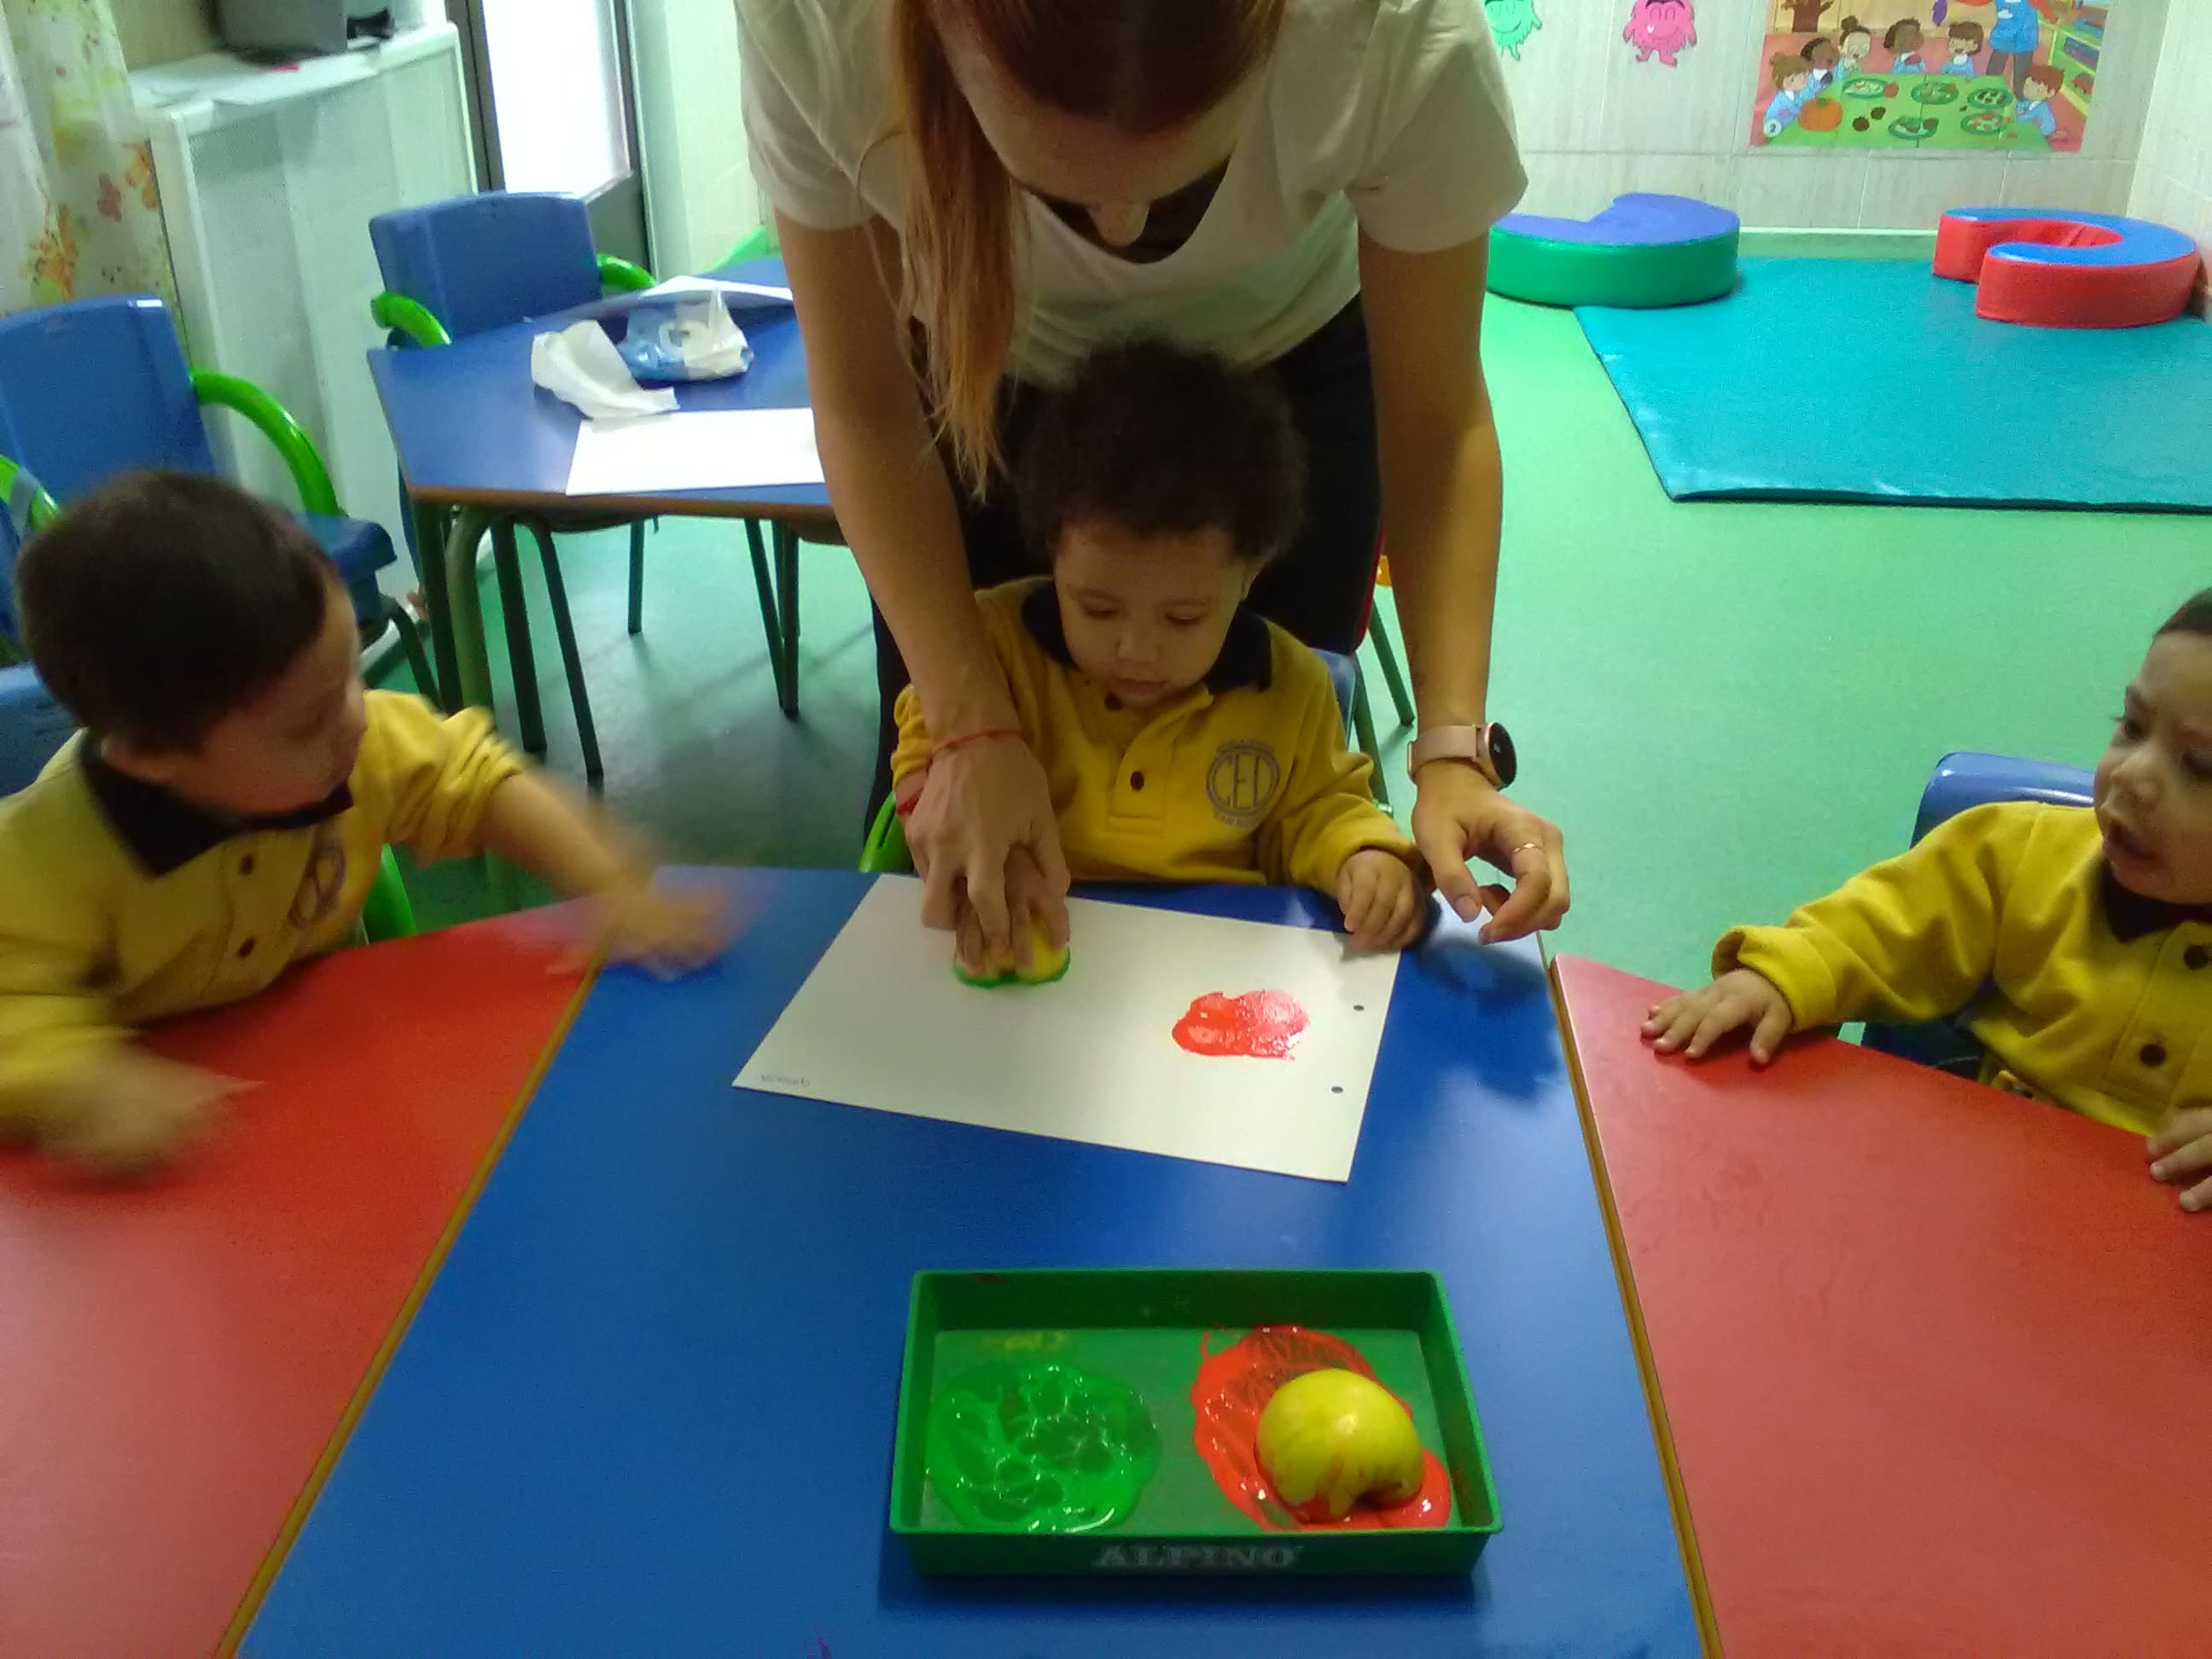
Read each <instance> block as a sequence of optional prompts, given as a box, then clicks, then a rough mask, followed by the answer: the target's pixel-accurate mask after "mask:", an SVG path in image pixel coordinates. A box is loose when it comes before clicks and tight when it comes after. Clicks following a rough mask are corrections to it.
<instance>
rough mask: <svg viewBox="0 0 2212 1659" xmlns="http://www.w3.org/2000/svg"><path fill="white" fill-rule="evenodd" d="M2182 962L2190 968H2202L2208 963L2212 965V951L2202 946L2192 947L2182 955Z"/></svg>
mask: <svg viewBox="0 0 2212 1659" xmlns="http://www.w3.org/2000/svg"><path fill="white" fill-rule="evenodd" d="M2181 960H2182V962H2183V963H2184V964H2185V965H2186V966H2188V967H2191V968H2202V967H2203V966H2204V965H2205V964H2206V963H2212V950H2209V949H2207V948H2206V947H2205V946H2203V945H2191V946H2190V947H2189V948H2188V949H2187V950H2186V951H2183V952H2182V953H2181Z"/></svg>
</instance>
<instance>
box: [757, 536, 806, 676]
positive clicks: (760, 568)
mask: <svg viewBox="0 0 2212 1659" xmlns="http://www.w3.org/2000/svg"><path fill="white" fill-rule="evenodd" d="M769 533H770V534H771V535H772V536H773V537H774V538H775V545H776V562H777V563H778V564H779V565H780V564H781V562H782V558H783V533H784V532H783V531H782V529H781V527H780V526H770V531H769ZM745 541H746V544H748V545H749V546H750V549H751V550H752V556H753V586H754V588H755V590H756V591H757V592H758V593H759V595H760V608H761V634H762V635H763V637H764V638H765V639H766V640H767V641H768V670H769V677H770V678H772V679H773V680H774V681H775V706H776V707H777V708H781V710H783V712H784V714H786V715H787V716H788V715H793V714H797V713H798V712H799V688H798V687H797V686H796V685H794V684H791V683H790V680H789V678H788V666H787V663H788V653H787V648H786V646H785V641H784V629H783V601H782V599H781V596H780V595H779V594H778V593H777V592H776V584H775V575H774V574H773V573H772V572H771V570H770V568H769V556H768V550H767V549H766V548H765V547H764V546H763V545H762V543H761V531H760V524H759V521H758V520H754V519H747V520H745Z"/></svg>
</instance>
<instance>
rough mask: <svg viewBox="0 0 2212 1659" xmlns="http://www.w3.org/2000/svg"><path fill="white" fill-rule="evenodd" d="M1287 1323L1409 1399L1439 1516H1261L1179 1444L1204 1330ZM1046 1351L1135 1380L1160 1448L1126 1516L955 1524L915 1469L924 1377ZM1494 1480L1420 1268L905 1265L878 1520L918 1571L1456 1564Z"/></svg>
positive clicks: (1493, 1497)
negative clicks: (971, 1268) (1296, 1522)
mask: <svg viewBox="0 0 2212 1659" xmlns="http://www.w3.org/2000/svg"><path fill="white" fill-rule="evenodd" d="M1261 1325H1297V1326H1303V1327H1304V1328H1308V1329H1310V1330H1315V1331H1321V1332H1325V1333H1328V1334H1331V1335H1334V1336H1337V1337H1340V1338H1342V1339H1344V1340H1347V1341H1349V1342H1351V1343H1352V1345H1353V1346H1355V1347H1357V1348H1358V1350H1359V1352H1360V1353H1361V1354H1362V1355H1363V1356H1364V1358H1366V1360H1367V1361H1368V1363H1369V1364H1370V1365H1372V1366H1373V1367H1374V1370H1375V1372H1376V1376H1378V1377H1379V1378H1380V1379H1381V1381H1382V1382H1383V1384H1384V1385H1385V1386H1386V1387H1388V1388H1389V1389H1391V1391H1392V1392H1393V1393H1395V1394H1396V1395H1398V1397H1399V1398H1400V1399H1401V1400H1402V1401H1405V1402H1406V1404H1407V1407H1410V1408H1411V1410H1412V1412H1413V1423H1414V1426H1415V1428H1416V1429H1418V1430H1419V1433H1420V1437H1421V1443H1422V1445H1423V1446H1424V1447H1425V1449H1428V1450H1429V1451H1431V1452H1434V1453H1436V1454H1437V1455H1439V1456H1440V1457H1441V1458H1442V1459H1443V1464H1444V1468H1445V1471H1446V1473H1447V1474H1449V1479H1450V1488H1451V1512H1450V1515H1449V1517H1448V1520H1447V1522H1446V1524H1445V1525H1443V1526H1442V1527H1431V1528H1403V1529H1390V1528H1370V1529H1365V1530H1336V1529H1329V1528H1291V1529H1289V1530H1283V1529H1279V1528H1271V1527H1267V1526H1263V1525H1262V1524H1261V1522H1258V1521H1255V1520H1254V1519H1252V1518H1251V1517H1250V1516H1247V1515H1246V1514H1244V1513H1243V1511H1242V1510H1238V1509H1237V1507H1236V1506H1235V1505H1234V1504H1231V1501H1230V1500H1229V1498H1227V1496H1226V1495H1225V1494H1224V1493H1223V1492H1222V1491H1221V1490H1220V1488H1219V1487H1218V1486H1217V1485H1216V1484H1215V1483H1214V1480H1213V1477H1212V1474H1211V1472H1210V1471H1209V1470H1208V1468H1207V1467H1206V1463H1205V1462H1204V1460H1203V1459H1202V1458H1201V1457H1200V1455H1199V1452H1198V1450H1197V1449H1196V1447H1195V1445H1194V1442H1193V1429H1194V1425H1195V1413H1194V1409H1193V1407H1192V1405H1191V1399H1190V1392H1191V1386H1192V1383H1193V1382H1194V1380H1195V1378H1196V1376H1197V1371H1198V1366H1199V1364H1200V1338H1201V1337H1207V1338H1208V1339H1209V1342H1210V1345H1211V1346H1212V1347H1214V1348H1218V1347H1219V1346H1222V1345H1223V1344H1225V1343H1226V1342H1229V1341H1231V1340H1235V1339H1236V1338H1237V1337H1241V1336H1243V1334H1245V1333H1246V1332H1247V1331H1249V1330H1250V1329H1251V1328H1254V1327H1255V1326H1261ZM1042 1358H1049V1359H1050V1360H1052V1361H1055V1362H1059V1363H1061V1364H1068V1365H1073V1366H1075V1367H1077V1368H1079V1369H1080V1370H1083V1371H1085V1372H1087V1373H1089V1374H1091V1375H1093V1376H1103V1377H1111V1378H1114V1379H1115V1380H1116V1381H1118V1382H1120V1383H1123V1384H1125V1385H1127V1387H1129V1388H1131V1389H1134V1390H1135V1392H1136V1393H1137V1394H1138V1395H1139V1396H1140V1397H1141V1398H1142V1399H1143V1401H1144V1402H1145V1404H1146V1407H1147V1408H1148V1410H1149V1411H1150V1413H1151V1416H1152V1423H1153V1425H1154V1426H1155V1427H1156V1428H1157V1430H1158V1437H1159V1453H1158V1464H1157V1466H1156V1468H1154V1470H1153V1472H1152V1475H1151V1478H1150V1480H1148V1481H1147V1482H1146V1485H1145V1486H1144V1489H1143V1492H1142V1495H1141V1496H1140V1497H1139V1498H1138V1499H1137V1501H1136V1504H1135V1506H1134V1508H1133V1510H1130V1511H1129V1513H1128V1514H1127V1516H1126V1518H1124V1519H1122V1520H1121V1521H1120V1522H1116V1523H1115V1524H1114V1525H1112V1526H1109V1527H1106V1528H1100V1529H1098V1530H1095V1531H1088V1532H1081V1533H1066V1532H1036V1533H1030V1532H1010V1531H1000V1530H983V1529H980V1528H971V1527H970V1526H969V1525H968V1524H966V1523H964V1522H963V1521H962V1520H961V1518H960V1517H959V1516H957V1515H956V1514H955V1513H954V1511H953V1510H952V1509H951V1507H950V1506H949V1505H948V1504H946V1503H945V1500H944V1498H943V1497H942V1495H941V1494H940V1493H939V1492H938V1490H937V1489H936V1488H935V1487H934V1486H933V1484H932V1481H931V1479H930V1476H929V1473H928V1448H929V1432H930V1410H931V1405H932V1402H933V1401H934V1400H935V1398H936V1396H937V1393H938V1391H939V1389H941V1388H942V1387H944V1386H945V1384H946V1383H948V1382H951V1381H952V1380H954V1379H957V1378H958V1377H960V1376H963V1374H965V1373H966V1372H968V1371H969V1370H971V1369H972V1368H974V1367H975V1366H977V1365H981V1364H987V1363H989V1362H993V1361H1017V1362H1018V1361H1024V1360H1036V1359H1042ZM890 1527H891V1531H892V1532H893V1533H895V1534H897V1535H898V1536H899V1537H901V1538H902V1539H904V1540H905V1541H906V1545H907V1548H908V1551H909V1552H910V1553H911V1554H912V1556H913V1559H914V1562H915V1567H916V1568H917V1570H919V1571H922V1572H925V1573H942V1574H1073V1575H1094V1574H1095V1575H1112V1576H1127V1575H1128V1574H1131V1573H1251V1574H1294V1575H1306V1574H1330V1573H1393V1574H1448V1573H1464V1572H1466V1571H1468V1569H1469V1568H1470V1567H1472V1566H1473V1565H1474V1559H1475V1557H1476V1556H1477V1555H1479V1554H1480V1553H1481V1551H1482V1547H1483V1545H1484V1544H1485V1543H1486V1542H1487V1541H1489V1538H1490V1535H1491V1534H1492V1533H1494V1532H1496V1531H1497V1530H1498V1494H1497V1491H1496V1489H1495V1488H1494V1487H1493V1486H1492V1483H1491V1478H1490V1463H1489V1459H1488V1457H1487V1456H1486V1454H1485V1452H1484V1450H1483V1444H1482V1427H1481V1424H1480V1421H1479V1420H1478V1419H1477V1418H1476V1416H1475V1410H1474V1395H1473V1393H1472V1391H1471V1390H1470V1389H1469V1388H1468V1381H1467V1364H1466V1361H1465V1360H1464V1359H1463V1358H1462V1356H1461V1353H1460V1346H1459V1339H1458V1337H1457V1335H1456V1334H1455V1333H1454V1331H1453V1329H1452V1322H1451V1312H1450V1310H1449V1308H1448V1307H1447V1306H1446V1305H1445V1303H1444V1294H1443V1285H1442V1284H1441V1283H1439V1282H1438V1280H1437V1278H1436V1276H1435V1275H1434V1274H1433V1273H1355V1272H1302V1271H1267V1270H1241V1269H1237V1270H1220V1271H1216V1270H1180V1269H1148V1268H1133V1269H1081V1270H1079V1269H1069V1270H1060V1269H1040V1270H1023V1271H1015V1272H1004V1273H920V1274H917V1275H916V1276H915V1281H914V1301H913V1307H912V1310H911V1313H910V1315H909V1317H908V1322H907V1339H906V1362H905V1365H904V1368H903V1370H902V1373H901V1376H900V1378H899V1407H898V1437H897V1443H896V1449H895V1450H894V1452H893V1455H892V1465H891V1513H890Z"/></svg>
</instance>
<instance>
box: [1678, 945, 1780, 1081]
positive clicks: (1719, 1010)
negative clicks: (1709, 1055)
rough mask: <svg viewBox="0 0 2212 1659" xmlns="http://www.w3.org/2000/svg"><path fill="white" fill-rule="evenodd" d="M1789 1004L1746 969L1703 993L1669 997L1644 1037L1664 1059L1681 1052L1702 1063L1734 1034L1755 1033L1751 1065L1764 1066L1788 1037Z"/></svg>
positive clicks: (1724, 977)
mask: <svg viewBox="0 0 2212 1659" xmlns="http://www.w3.org/2000/svg"><path fill="white" fill-rule="evenodd" d="M1745 1026H1749V1027H1750V1028H1751V1060H1752V1064H1753V1065H1754V1066H1764V1065H1765V1064H1766V1062H1767V1061H1768V1060H1772V1059H1773V1058H1774V1055H1775V1051H1776V1050H1778V1048H1781V1047H1782V1039H1783V1038H1784V1037H1786V1036H1789V1035H1790V1000H1789V999H1788V998H1787V997H1785V996H1784V995H1783V994H1782V993H1781V992H1780V991H1778V990H1777V989H1776V988H1775V986H1774V982H1773V981H1771V980H1769V979H1767V978H1765V977H1764V976H1763V975H1759V974H1755V973H1753V972H1752V970H1751V969H1748V968H1739V969H1735V972H1733V973H1728V974H1723V975H1721V976H1720V977H1719V978H1718V979H1717V980H1715V981H1713V982H1712V983H1711V985H1708V986H1706V987H1705V988H1704V989H1703V990H1701V991H1683V992H1680V993H1678V994H1675V995H1674V996H1671V997H1668V999H1667V1000H1666V1001H1664V1002H1662V1003H1661V1004H1660V1005H1659V1006H1657V1007H1656V1008H1654V1009H1653V1010H1652V1011H1651V1017H1650V1018H1649V1019H1647V1020H1645V1021H1644V1036H1645V1037H1646V1038H1647V1039H1648V1040H1650V1043H1651V1046H1652V1047H1653V1048H1656V1049H1658V1051H1659V1052H1660V1053H1661V1054H1673V1053H1674V1051H1675V1050H1676V1049H1677V1048H1680V1049H1682V1050H1683V1052H1684V1053H1686V1054H1688V1055H1689V1057H1690V1058H1691V1059H1692V1060H1703V1059H1704V1058H1705V1053H1706V1051H1707V1050H1708V1049H1710V1048H1711V1047H1712V1046H1713V1044H1715V1043H1716V1042H1719V1041H1720V1040H1721V1039H1722V1038H1723V1037H1724V1036H1728V1034H1729V1032H1731V1031H1738V1030H1742V1029H1743V1028H1744V1027H1745Z"/></svg>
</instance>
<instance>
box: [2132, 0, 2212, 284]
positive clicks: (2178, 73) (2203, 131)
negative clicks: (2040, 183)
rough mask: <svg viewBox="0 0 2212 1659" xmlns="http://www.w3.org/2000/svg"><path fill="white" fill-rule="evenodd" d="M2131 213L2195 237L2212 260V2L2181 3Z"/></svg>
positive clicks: (2169, 26)
mask: <svg viewBox="0 0 2212 1659" xmlns="http://www.w3.org/2000/svg"><path fill="white" fill-rule="evenodd" d="M2128 210H2129V211H2130V212H2131V213H2133V214H2135V215H2136V216H2137V217H2139V218H2144V219H2155V220H2157V221H2158V222H2160V223H2161V224H2168V225H2172V226H2173V227H2174V228H2177V229H2179V230H2185V231H2188V232H2189V233H2191V234H2192V235H2194V236H2195V237H2196V238H2197V241H2198V242H2200V243H2202V244H2203V247H2204V255H2205V258H2206V259H2207V260H2208V261H2212V0H2174V5H2173V8H2172V14H2171V15H2170V16H2169V17H2168V19H2167V21H2166V46H2165V50H2164V51H2163V52H2160V54H2159V70H2158V84H2157V86H2156V88H2154V90H2153V92H2152V94H2151V100H2150V112H2149V114H2148V118H2146V120H2145V122H2144V124H2143V139H2142V155H2140V156H2139V157H2138V158H2137V161H2136V177H2135V189H2134V191H2133V193H2132V194H2131V195H2130V197H2129V209H2128Z"/></svg>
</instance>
